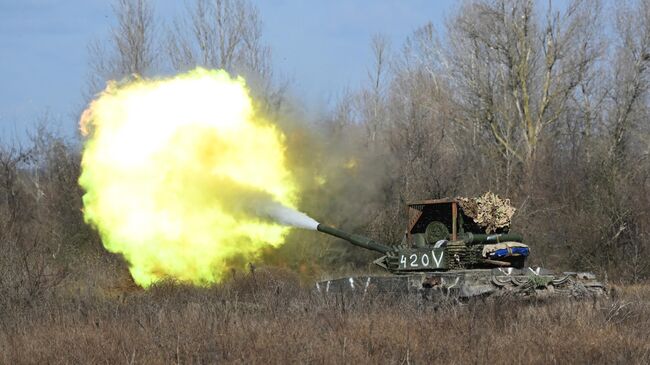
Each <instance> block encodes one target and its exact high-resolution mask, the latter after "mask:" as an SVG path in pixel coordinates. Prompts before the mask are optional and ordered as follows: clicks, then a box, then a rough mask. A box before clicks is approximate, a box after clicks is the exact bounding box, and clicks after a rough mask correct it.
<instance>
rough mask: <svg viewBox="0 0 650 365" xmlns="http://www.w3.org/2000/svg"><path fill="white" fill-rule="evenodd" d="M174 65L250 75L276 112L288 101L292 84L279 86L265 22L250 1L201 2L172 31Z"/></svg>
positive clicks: (197, 0)
mask: <svg viewBox="0 0 650 365" xmlns="http://www.w3.org/2000/svg"><path fill="white" fill-rule="evenodd" d="M166 48H167V55H168V57H169V61H170V63H171V67H172V68H173V69H174V70H176V71H186V70H189V69H191V68H194V67H196V66H202V67H207V68H217V69H224V70H226V71H228V72H230V73H232V74H242V75H244V76H246V78H247V82H248V83H249V85H251V86H252V90H253V92H254V93H256V97H257V98H258V99H259V100H261V101H262V103H260V106H261V107H263V108H264V109H265V112H267V113H269V114H270V113H274V112H277V110H278V109H279V108H280V106H281V104H282V102H283V100H284V92H285V89H286V87H287V84H286V83H282V84H281V85H279V86H276V85H275V84H274V80H273V73H272V69H271V51H270V48H269V47H268V46H267V45H266V44H265V43H264V42H263V41H262V22H261V20H260V17H259V12H258V10H257V8H256V7H255V6H254V5H252V4H251V3H250V2H249V1H248V0H195V1H194V2H193V3H188V6H187V17H185V18H178V19H176V20H175V21H174V23H173V25H172V27H171V29H170V30H169V32H168V39H167V42H166Z"/></svg>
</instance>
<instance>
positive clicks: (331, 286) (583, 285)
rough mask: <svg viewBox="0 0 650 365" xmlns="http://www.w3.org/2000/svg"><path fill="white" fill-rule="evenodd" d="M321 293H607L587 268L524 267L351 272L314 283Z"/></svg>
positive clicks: (459, 295)
mask: <svg viewBox="0 0 650 365" xmlns="http://www.w3.org/2000/svg"><path fill="white" fill-rule="evenodd" d="M315 289H316V291H318V292H319V293H323V294H336V293H351V294H361V295H366V294H368V293H381V294H389V295H390V294H395V295H407V294H413V293H415V294H421V295H422V296H423V297H425V298H431V297H440V296H444V297H449V298H456V299H469V298H475V297H489V296H501V295H512V296H522V297H533V296H535V297H549V296H564V297H572V298H583V297H594V296H601V295H605V294H607V288H606V287H605V285H604V284H603V283H601V282H599V281H597V280H596V277H595V275H594V274H592V273H588V272H563V273H554V272H552V271H550V270H546V269H543V268H531V267H525V268H522V269H515V268H496V269H472V270H450V271H444V272H422V273H411V274H405V275H386V276H354V277H352V276H351V277H344V278H338V279H332V280H323V281H319V282H317V283H316V287H315Z"/></svg>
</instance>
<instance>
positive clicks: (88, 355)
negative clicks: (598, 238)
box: [0, 270, 650, 364]
mask: <svg viewBox="0 0 650 365" xmlns="http://www.w3.org/2000/svg"><path fill="white" fill-rule="evenodd" d="M310 289H311V288H303V287H301V286H299V284H298V282H297V279H296V277H295V276H294V275H292V274H287V273H282V272H277V271H276V272H275V273H273V274H272V273H269V272H267V271H262V270H258V271H257V272H256V273H255V274H254V275H249V276H246V277H239V278H236V279H235V280H233V281H231V282H230V283H229V284H227V285H225V286H221V287H214V288H209V289H200V288H190V287H185V286H177V285H172V284H163V285H159V286H157V287H155V288H153V289H151V290H148V291H146V292H145V291H137V292H134V293H130V294H123V295H120V296H119V297H113V298H111V297H107V296H106V295H105V294H103V295H102V294H99V293H86V292H71V293H67V294H63V293H59V294H58V295H56V296H52V297H48V300H46V301H43V302H40V303H39V304H37V305H35V306H33V307H22V308H20V309H15V310H14V311H12V315H11V316H3V317H2V330H1V331H0V348H2V349H3V351H2V352H1V353H2V354H1V355H0V362H2V363H7V364H18V363H33V364H39V363H51V362H56V363H84V364H89V363H111V364H114V363H128V364H135V363H146V364H152V363H220V362H232V363H259V364H284V363H326V364H333V363H339V364H340V363H392V364H426V363H431V362H444V363H453V364H466V363H513V362H514V363H534V364H548V363H565V364H566V363H571V364H575V363H578V364H583V363H585V364H586V363H590V364H592V363H607V364H634V363H647V362H648V361H650V332H648V328H650V305H649V304H648V303H650V287H648V286H647V285H646V286H630V287H626V288H622V289H621V291H620V292H619V293H618V294H617V295H616V296H614V297H613V298H611V299H599V300H593V301H592V300H588V301H581V302H576V301H571V300H561V299H559V300H554V301H534V300H531V301H525V302H521V301H514V300H511V299H508V298H501V299H499V300H491V301H480V300H477V301H474V302H470V303H466V304H461V305H445V304H444V303H443V304H438V305H434V304H432V303H430V302H429V303H422V302H421V301H420V300H418V298H417V297H405V298H387V297H382V296H374V295H368V296H366V297H346V296H340V295H335V296H330V297H322V296H320V295H318V294H317V293H315V292H314V291H312V290H310Z"/></svg>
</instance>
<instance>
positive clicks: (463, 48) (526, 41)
mask: <svg viewBox="0 0 650 365" xmlns="http://www.w3.org/2000/svg"><path fill="white" fill-rule="evenodd" d="M598 6H599V4H598V3H594V2H586V1H574V2H572V3H571V4H569V5H568V6H567V8H566V10H564V11H563V12H558V11H554V10H553V9H552V8H551V5H550V4H549V7H548V12H547V14H546V16H545V17H544V18H543V21H542V22H538V16H537V14H536V13H535V4H534V3H533V2H532V1H530V0H528V1H511V0H481V1H476V2H470V3H467V4H465V6H464V7H463V8H462V10H461V12H460V13H459V15H458V16H457V17H456V18H455V19H453V20H452V21H451V22H450V23H449V27H448V28H449V29H448V31H449V35H450V52H449V55H448V57H449V60H448V64H449V66H450V71H451V75H452V80H453V83H454V87H455V88H457V90H458V92H457V93H456V102H457V105H458V106H457V109H458V112H459V114H458V116H457V120H458V121H459V122H461V123H464V124H465V125H466V126H468V127H471V128H474V129H475V130H476V132H477V137H478V138H479V139H480V140H482V141H483V142H485V143H487V145H488V146H493V147H494V148H496V149H497V151H498V152H499V154H500V155H501V157H502V159H503V161H505V162H506V165H508V166H511V165H512V164H520V165H521V166H522V167H523V170H524V171H526V172H527V173H528V174H531V173H532V170H533V166H534V162H535V160H536V154H537V150H538V148H539V143H540V141H541V140H542V139H543V137H544V133H545V131H546V130H547V129H548V128H549V126H551V125H553V124H555V123H557V122H558V121H559V120H560V117H561V116H562V113H563V112H564V111H565V108H566V105H567V103H568V102H569V100H571V97H572V95H573V93H574V92H575V90H576V88H577V86H578V85H580V83H581V82H582V81H583V80H584V79H585V78H586V77H587V75H588V74H589V72H590V71H591V69H592V67H593V65H594V63H595V62H596V60H597V58H598V56H599V52H598V51H599V49H598V43H597V42H596V39H594V37H593V36H592V34H594V30H595V29H594V24H597V18H598V13H599V11H598ZM529 176H530V175H529Z"/></svg>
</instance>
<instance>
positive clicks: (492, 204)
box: [457, 191, 516, 233]
mask: <svg viewBox="0 0 650 365" xmlns="http://www.w3.org/2000/svg"><path fill="white" fill-rule="evenodd" d="M457 199H458V201H459V202H460V206H461V208H462V209H463V212H464V213H465V214H466V215H467V216H468V217H470V218H472V219H473V220H474V222H476V223H477V224H478V225H479V226H481V227H483V228H485V233H492V232H495V231H496V230H497V229H499V228H505V227H509V226H510V220H511V219H512V215H513V214H515V210H516V209H515V208H514V207H513V206H512V205H510V199H501V198H499V196H498V195H496V194H494V193H492V192H490V191H488V192H487V193H485V194H483V195H481V196H479V197H475V198H463V197H458V198H457Z"/></svg>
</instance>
